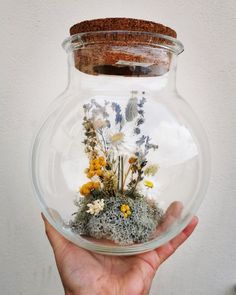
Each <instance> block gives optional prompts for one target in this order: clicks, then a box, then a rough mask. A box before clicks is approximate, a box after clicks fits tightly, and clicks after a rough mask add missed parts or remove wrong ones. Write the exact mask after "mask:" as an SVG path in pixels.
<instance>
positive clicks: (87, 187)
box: [80, 181, 101, 196]
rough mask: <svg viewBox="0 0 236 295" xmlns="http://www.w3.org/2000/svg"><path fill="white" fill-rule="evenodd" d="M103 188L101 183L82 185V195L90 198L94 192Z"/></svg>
mask: <svg viewBox="0 0 236 295" xmlns="http://www.w3.org/2000/svg"><path fill="white" fill-rule="evenodd" d="M100 187H101V184H100V182H94V181H89V182H87V183H85V184H83V185H82V187H81V188H80V193H81V195H83V196H88V195H89V194H90V193H91V191H92V190H94V189H99V188H100Z"/></svg>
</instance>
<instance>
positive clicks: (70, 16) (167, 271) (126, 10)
mask: <svg viewBox="0 0 236 295" xmlns="http://www.w3.org/2000/svg"><path fill="white" fill-rule="evenodd" d="M107 16H127V17H137V18H144V19H150V20H154V21H159V22H162V23H164V24H166V25H169V26H171V27H173V28H175V29H176V30H177V32H179V39H180V40H181V41H182V42H183V43H184V45H185V49H186V50H185V52H184V53H183V54H182V55H181V57H180V60H179V69H178V80H177V82H178V88H179V90H180V93H181V94H182V95H183V96H184V97H185V98H186V100H187V101H188V102H189V103H190V104H191V105H192V107H193V109H194V110H195V112H196V113H197V114H198V117H199V118H200V120H201V121H202V123H203V125H204V127H205V129H206V131H207V132H208V135H209V140H210V144H211V150H212V179H211V184H210V187H209V190H208V194H207V197H206V199H205V201H204V203H203V204H202V207H201V209H200V211H199V212H198V215H199V217H200V225H199V227H198V229H197V230H196V232H195V233H194V235H193V237H192V238H191V239H190V240H189V242H188V243H186V244H185V245H184V246H183V247H182V248H181V250H179V251H177V252H176V254H175V255H174V256H173V257H172V258H171V259H170V260H169V261H168V262H167V263H166V264H165V265H163V266H162V267H161V269H160V270H159V272H158V274H157V275H156V278H155V281H154V284H153V287H152V291H151V294H153V295H154V294H161V295H171V294H177V295H190V294H191V295H195V294H196V295H213V294H214V295H222V294H224V295H226V294H227V295H230V294H235V293H236V292H235V291H234V285H236V220H235V217H236V196H235V190H236V172H235V171H236V157H235V152H233V151H235V149H236V136H235V134H236V133H235V131H236V127H235V123H236V97H235V84H236V42H235V36H236V2H235V0H228V1H220V0H218V1H217V0H207V1H206V0H188V1H185V0H178V1H177V0H165V1H163V0H162V1H159V0H146V1H144V0H140V1H138V0H136V1H134V0H129V1H124V0H120V1H118V0H116V1H115V0H99V1H95V0H94V1H92V0H85V1H82V0H77V1H76V0H67V1H59V0H51V1H47V0H37V1H36V0H22V1H17V0H15V1H14V0H6V1H4V0H1V1H0V32H1V34H0V36H1V47H0V52H1V54H0V59H1V66H0V77H1V81H0V97H1V108H0V120H1V123H0V141H1V144H0V155H1V164H0V181H1V186H0V190H1V192H0V196H1V199H0V232H1V237H0V253H1V254H0V290H1V291H0V293H1V294H4V295H18V294H24V295H39V294H44V295H52V294H53V295H54V294H55V295H59V294H63V289H62V287H61V283H60V280H59V276H58V274H57V270H56V267H55V265H54V260H53V255H52V251H51V249H50V248H49V244H48V241H47V240H46V238H45V236H44V230H43V225H42V222H41V219H40V211H39V208H38V203H37V202H36V200H35V198H34V196H33V194H32V191H31V188H30V183H29V175H28V160H29V148H30V142H31V138H32V135H33V132H34V130H35V126H36V125H37V121H38V120H39V118H40V115H41V114H42V113H43V112H44V110H45V109H46V107H47V105H48V104H49V102H50V101H51V100H52V99H53V98H54V97H55V96H57V95H58V94H59V93H60V92H61V91H62V90H63V87H64V86H65V85H66V79H67V73H66V55H65V53H64V52H63V50H62V49H61V48H60V43H61V41H62V40H63V39H64V38H65V37H66V36H67V35H68V28H69V27H70V25H72V24H74V23H76V22H78V21H81V20H84V19H89V18H97V17H107ZM91 295H92V294H91ZM130 295H132V294H130Z"/></svg>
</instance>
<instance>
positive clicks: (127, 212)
mask: <svg viewBox="0 0 236 295" xmlns="http://www.w3.org/2000/svg"><path fill="white" fill-rule="evenodd" d="M120 211H121V212H122V213H123V216H124V217H125V218H127V217H129V216H130V215H131V209H130V207H129V205H127V204H122V205H121V206H120Z"/></svg>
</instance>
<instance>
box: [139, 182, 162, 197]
mask: <svg viewBox="0 0 236 295" xmlns="http://www.w3.org/2000/svg"><path fill="white" fill-rule="evenodd" d="M138 191H139V192H140V193H142V194H143V195H144V196H145V197H147V198H149V199H157V197H158V196H160V194H161V185H160V183H159V182H158V181H157V180H156V178H154V177H145V178H144V179H143V180H142V181H141V182H140V183H139V184H138Z"/></svg>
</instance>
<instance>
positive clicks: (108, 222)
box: [71, 194, 163, 245]
mask: <svg viewBox="0 0 236 295" xmlns="http://www.w3.org/2000/svg"><path fill="white" fill-rule="evenodd" d="M98 195H99V194H97V195H96V194H94V195H90V196H88V197H86V198H83V199H80V200H79V202H77V205H78V206H79V210H78V212H77V213H76V215H75V218H74V220H73V221H71V228H72V230H73V231H74V232H75V233H77V234H80V235H85V236H89V237H93V238H96V239H108V240H112V241H114V242H115V243H117V244H120V245H129V244H134V243H143V242H147V241H148V240H150V239H151V238H152V236H153V235H154V233H155V230H156V228H157V226H158V225H159V224H160V222H161V220H162V216H163V212H162V210H161V209H160V208H158V206H157V204H156V203H155V202H150V201H149V200H147V199H146V198H143V197H137V198H131V197H127V196H125V197H124V196H121V195H116V196H115V197H110V198H104V202H105V205H104V209H103V210H102V211H101V212H99V214H97V215H91V214H89V213H87V212H86V210H87V204H89V203H91V202H93V201H94V200H96V199H98ZM99 198H101V196H99ZM123 204H126V205H128V206H129V208H130V210H131V214H130V215H129V216H128V217H124V214H123V213H122V212H121V209H120V208H121V206H122V205H123Z"/></svg>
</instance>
